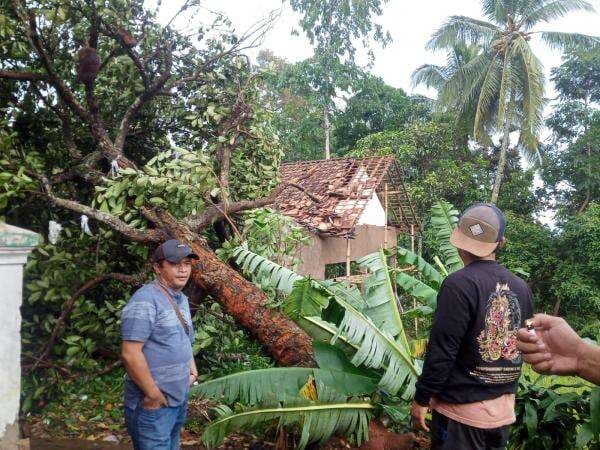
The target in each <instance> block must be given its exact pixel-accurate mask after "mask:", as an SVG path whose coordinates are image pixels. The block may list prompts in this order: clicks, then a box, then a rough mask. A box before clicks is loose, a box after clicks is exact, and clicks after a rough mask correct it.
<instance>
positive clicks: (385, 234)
mask: <svg viewBox="0 0 600 450" xmlns="http://www.w3.org/2000/svg"><path fill="white" fill-rule="evenodd" d="M383 204H384V211H385V212H384V215H385V222H384V227H383V248H385V249H387V243H388V185H387V183H385V184H384V185H383Z"/></svg>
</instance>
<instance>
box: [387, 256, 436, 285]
mask: <svg viewBox="0 0 600 450" xmlns="http://www.w3.org/2000/svg"><path fill="white" fill-rule="evenodd" d="M396 256H397V258H398V263H399V264H408V265H411V266H414V267H415V269H416V270H417V271H418V272H419V274H421V275H422V276H423V278H425V281H426V282H427V283H428V284H429V286H431V287H432V288H434V289H439V288H440V286H441V285H442V281H443V279H444V277H442V275H440V273H439V272H438V271H437V270H436V269H435V268H434V267H433V266H432V265H431V264H429V263H428V262H427V261H425V260H424V259H423V258H421V257H420V256H419V255H417V254H416V253H413V252H411V251H410V250H408V249H406V248H403V247H398V250H397V253H396Z"/></svg>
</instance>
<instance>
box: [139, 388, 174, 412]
mask: <svg viewBox="0 0 600 450" xmlns="http://www.w3.org/2000/svg"><path fill="white" fill-rule="evenodd" d="M163 406H169V403H168V402H167V399H166V398H165V396H164V394H163V393H162V392H161V391H160V390H159V389H156V392H153V393H152V395H150V396H148V395H146V396H144V398H143V399H142V407H143V408H144V409H160V408H162V407H163Z"/></svg>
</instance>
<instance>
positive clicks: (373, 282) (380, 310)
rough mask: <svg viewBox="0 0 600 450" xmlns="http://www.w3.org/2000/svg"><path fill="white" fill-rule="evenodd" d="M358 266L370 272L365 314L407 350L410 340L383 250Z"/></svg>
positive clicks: (365, 258)
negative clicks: (407, 336) (405, 329)
mask: <svg viewBox="0 0 600 450" xmlns="http://www.w3.org/2000/svg"><path fill="white" fill-rule="evenodd" d="M357 263H358V265H359V266H360V267H361V268H363V269H366V270H368V271H369V272H370V274H371V275H370V276H369V277H368V278H367V279H366V280H365V286H364V288H365V300H366V303H367V308H365V309H364V310H363V312H364V313H365V314H366V315H367V316H369V317H370V318H371V320H373V322H375V325H376V326H378V327H379V328H381V329H382V330H383V331H385V332H387V333H390V334H391V335H392V336H393V337H394V338H398V339H399V340H400V341H401V342H402V344H403V345H404V347H405V348H406V349H408V348H409V345H408V339H407V338H406V333H405V331H404V325H403V324H402V319H401V317H400V311H399V309H398V299H397V298H396V292H395V290H394V286H393V285H392V280H391V278H390V272H389V268H388V265H387V261H386V255H385V252H384V251H383V249H379V252H377V253H372V254H370V255H367V256H365V257H363V258H360V259H359V260H358V261H357Z"/></svg>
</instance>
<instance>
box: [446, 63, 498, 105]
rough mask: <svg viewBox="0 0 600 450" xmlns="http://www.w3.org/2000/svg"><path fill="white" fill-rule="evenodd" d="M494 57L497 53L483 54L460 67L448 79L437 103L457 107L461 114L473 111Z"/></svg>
mask: <svg viewBox="0 0 600 450" xmlns="http://www.w3.org/2000/svg"><path fill="white" fill-rule="evenodd" d="M496 57H497V52H492V51H487V52H483V53H481V54H479V55H477V56H476V57H474V58H473V59H472V60H470V61H469V62H468V63H466V64H465V65H463V66H462V67H460V69H459V70H457V71H456V72H454V73H453V74H452V76H450V77H449V78H448V81H447V83H446V84H445V85H444V87H443V89H442V91H441V93H440V95H439V97H438V98H439V101H440V102H441V103H442V104H443V105H447V106H448V107H453V106H455V105H457V108H458V110H459V111H460V112H461V113H466V112H469V111H474V110H475V105H476V103H477V99H478V97H479V93H480V91H481V85H482V83H483V81H484V79H485V75H486V74H487V72H488V70H489V68H490V66H491V65H492V64H493V63H494V60H495V59H496Z"/></svg>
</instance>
